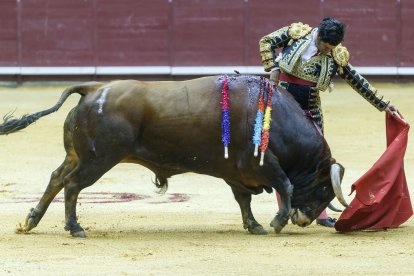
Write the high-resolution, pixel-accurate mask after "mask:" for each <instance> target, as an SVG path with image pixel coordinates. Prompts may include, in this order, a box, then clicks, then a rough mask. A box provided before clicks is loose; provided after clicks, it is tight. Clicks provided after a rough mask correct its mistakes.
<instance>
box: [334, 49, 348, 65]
mask: <svg viewBox="0 0 414 276" xmlns="http://www.w3.org/2000/svg"><path fill="white" fill-rule="evenodd" d="M332 57H333V59H334V60H335V62H336V64H338V65H339V66H341V67H345V66H347V65H348V62H349V52H348V50H347V49H346V47H345V46H342V44H339V45H338V46H336V47H335V48H334V49H333V50H332Z"/></svg>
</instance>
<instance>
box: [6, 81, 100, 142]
mask: <svg viewBox="0 0 414 276" xmlns="http://www.w3.org/2000/svg"><path fill="white" fill-rule="evenodd" d="M101 85H102V83H100V82H88V83H84V84H81V85H74V86H71V87H69V88H67V89H65V91H63V93H62V95H61V96H60V99H59V101H58V102H57V103H56V104H55V105H54V106H53V107H51V108H49V109H46V110H43V111H39V112H36V113H33V114H31V115H23V116H22V117H21V118H20V119H15V118H14V117H13V113H14V111H12V112H9V113H7V114H6V115H4V116H3V123H2V124H1V125H0V135H7V134H10V133H14V132H17V131H19V130H21V129H24V128H26V127H28V126H29V125H31V124H33V123H34V122H36V121H37V120H38V119H39V118H41V117H43V116H46V115H49V114H50V113H53V112H55V111H57V110H59V108H60V107H61V106H62V105H63V103H64V102H65V101H66V99H67V98H68V97H69V96H70V95H71V94H73V93H78V94H81V95H82V96H85V95H87V94H88V93H89V92H91V91H95V90H96V89H97V88H99V87H100V86H101Z"/></svg>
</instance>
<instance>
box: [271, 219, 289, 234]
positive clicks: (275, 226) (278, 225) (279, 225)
mask: <svg viewBox="0 0 414 276" xmlns="http://www.w3.org/2000/svg"><path fill="white" fill-rule="evenodd" d="M286 224H287V222H285V223H283V222H280V221H279V220H278V219H277V218H275V219H273V220H272V222H271V223H270V225H271V226H272V227H273V229H274V230H275V233H276V234H280V232H282V229H283V228H284V227H285V226H286Z"/></svg>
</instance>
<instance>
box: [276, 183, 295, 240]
mask: <svg viewBox="0 0 414 276" xmlns="http://www.w3.org/2000/svg"><path fill="white" fill-rule="evenodd" d="M278 192H279V195H280V199H281V204H280V209H279V212H278V213H277V214H276V216H275V217H274V218H273V220H272V222H271V223H270V224H271V225H272V226H273V228H274V230H275V233H277V234H279V233H280V232H281V231H282V229H283V227H285V226H286V224H287V223H288V221H289V217H290V211H291V208H292V206H291V198H292V194H293V186H292V184H291V183H290V180H289V178H287V177H285V179H284V180H283V186H282V189H280V191H278Z"/></svg>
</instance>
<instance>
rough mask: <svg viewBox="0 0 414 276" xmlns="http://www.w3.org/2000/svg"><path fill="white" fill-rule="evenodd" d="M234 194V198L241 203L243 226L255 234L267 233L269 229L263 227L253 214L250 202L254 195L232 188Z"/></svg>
mask: <svg viewBox="0 0 414 276" xmlns="http://www.w3.org/2000/svg"><path fill="white" fill-rule="evenodd" d="M231 190H232V191H233V194H234V198H235V199H236V201H237V203H239V205H240V210H241V213H242V217H243V227H244V229H247V230H248V231H249V232H250V233H251V234H255V235H266V234H267V231H266V230H264V229H263V226H262V225H260V224H259V223H258V222H257V221H256V219H255V218H254V216H253V213H252V210H251V207H250V202H251V201H252V195H251V194H247V193H243V192H240V191H237V190H235V189H234V188H233V187H232V188H231Z"/></svg>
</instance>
